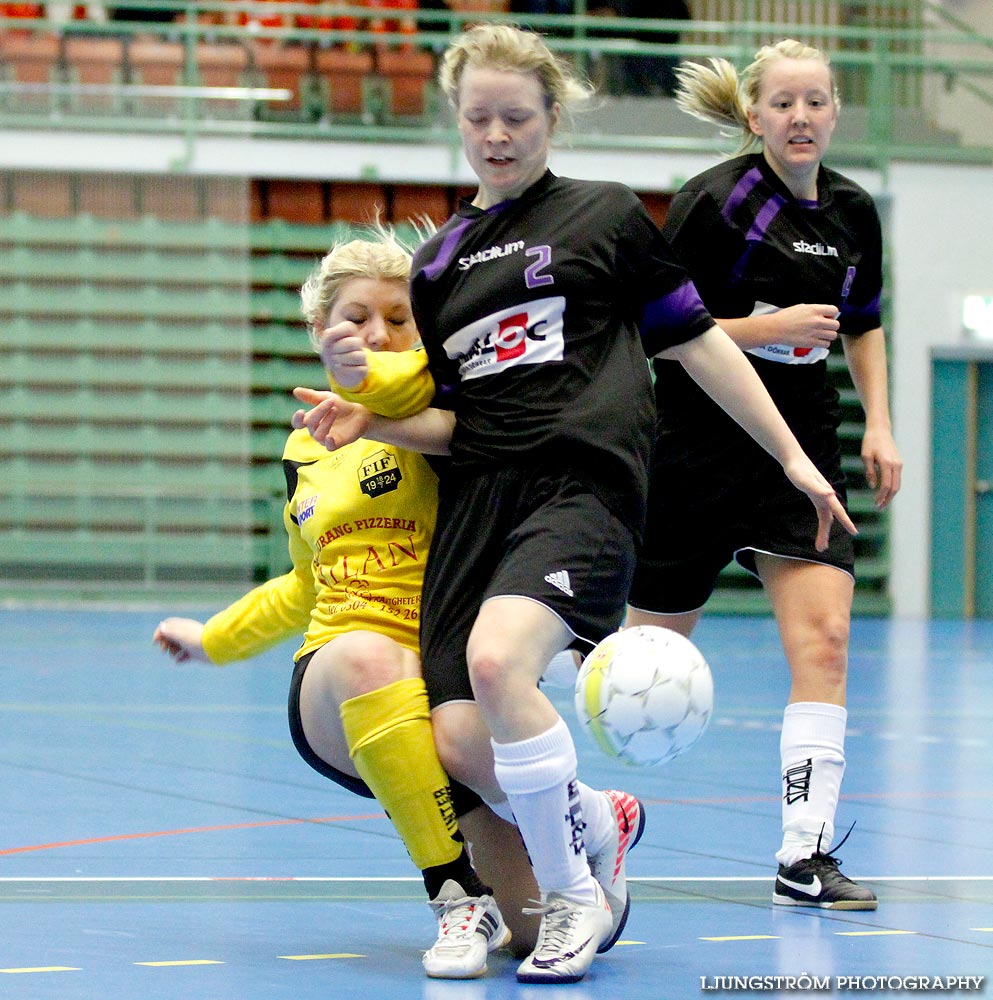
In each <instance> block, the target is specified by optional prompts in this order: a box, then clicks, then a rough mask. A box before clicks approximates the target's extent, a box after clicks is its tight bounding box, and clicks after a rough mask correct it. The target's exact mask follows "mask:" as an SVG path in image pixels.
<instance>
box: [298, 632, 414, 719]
mask: <svg viewBox="0 0 993 1000" xmlns="http://www.w3.org/2000/svg"><path fill="white" fill-rule="evenodd" d="M418 666H419V664H418V661H417V657H416V655H415V654H414V653H412V652H410V651H409V650H406V649H404V648H403V647H402V646H400V645H399V644H398V643H396V642H394V641H393V640H392V639H389V638H387V637H386V636H383V635H379V634H378V633H376V632H363V631H357V632H349V633H347V634H346V635H342V636H339V637H338V638H336V639H333V640H332V641H331V642H329V643H328V644H327V645H326V646H325V647H324V648H323V649H322V650H321V651H320V653H319V654H318V656H315V657H314V660H313V661H312V663H311V666H310V668H309V669H308V674H310V673H311V672H314V671H315V668H316V672H317V673H318V675H319V677H320V679H321V681H322V685H323V686H324V687H325V688H326V690H327V691H328V692H329V694H330V695H331V696H332V697H333V698H334V699H335V700H336V701H339V702H341V701H347V700H348V699H349V698H358V697H359V696H361V695H364V694H368V693H369V692H370V691H377V690H379V688H382V687H386V686H387V685H388V684H393V683H394V682H395V681H398V680H402V679H403V678H404V677H407V676H416V675H417V673H418ZM315 679H316V678H315Z"/></svg>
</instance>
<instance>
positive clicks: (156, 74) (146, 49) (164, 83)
mask: <svg viewBox="0 0 993 1000" xmlns="http://www.w3.org/2000/svg"><path fill="white" fill-rule="evenodd" d="M185 61H186V56H185V51H184V48H183V43H182V42H168V41H164V40H163V39H160V38H156V37H155V36H153V35H150V36H148V37H136V38H134V39H132V40H131V43H130V44H129V45H128V50H127V63H128V70H129V74H128V75H129V78H130V81H131V83H133V84H137V85H139V86H143V87H179V86H181V85H182V83H183V65H184V63H185ZM178 109H179V100H178V98H176V97H175V96H165V95H163V96H161V97H159V96H155V95H154V94H141V95H139V96H138V97H136V98H135V100H134V110H135V111H136V112H138V113H144V114H148V115H153V116H159V115H174V114H176V113H177V111H178Z"/></svg>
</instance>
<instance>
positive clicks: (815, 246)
mask: <svg viewBox="0 0 993 1000" xmlns="http://www.w3.org/2000/svg"><path fill="white" fill-rule="evenodd" d="M793 249H794V250H795V251H796V252H797V253H812V254H813V255H814V256H815V257H837V256H838V248H837V247H832V246H828V245H827V244H826V243H807V242H806V241H805V240H797V241H796V242H795V243H794V244H793Z"/></svg>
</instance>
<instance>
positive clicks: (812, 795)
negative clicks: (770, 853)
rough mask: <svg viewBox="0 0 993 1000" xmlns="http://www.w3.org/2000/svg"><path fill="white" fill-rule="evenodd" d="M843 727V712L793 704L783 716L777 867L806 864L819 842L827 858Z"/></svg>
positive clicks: (839, 776) (819, 704)
mask: <svg viewBox="0 0 993 1000" xmlns="http://www.w3.org/2000/svg"><path fill="white" fill-rule="evenodd" d="M847 721H848V712H847V711H846V710H845V709H844V708H843V707H842V706H840V705H831V704H828V703H826V702H812V701H804V702H796V703H795V704H792V705H787V707H786V711H785V712H784V713H783V732H782V736H781V737H780V741H779V752H780V758H781V762H782V781H783V844H782V847H781V848H780V849H779V851H778V852H777V854H776V860H777V861H778V862H779V863H780V864H782V865H787V866H789V865H791V864H794V863H795V862H797V861H799V860H801V859H802V858H809V857H810V856H811V855H812V854H813V853H814V852H815V851H816V850H817V845H818V838H820V849H821V852H822V853H823V854H827V853H828V849H829V848H830V846H831V841H832V839H833V838H834V816H835V812H836V810H837V808H838V798H839V796H840V794H841V779H842V777H843V776H844V774H845V726H846V724H847Z"/></svg>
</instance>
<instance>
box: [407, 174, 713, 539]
mask: <svg viewBox="0 0 993 1000" xmlns="http://www.w3.org/2000/svg"><path fill="white" fill-rule="evenodd" d="M411 298H412V302H413V308H414V315H415V318H416V320H417V325H418V329H419V330H420V332H421V336H422V338H423V342H424V346H425V348H426V351H427V355H428V364H429V368H430V370H431V374H432V375H433V377H434V380H435V384H436V386H437V387H438V397H437V400H438V401H437V403H436V405H449V406H450V407H451V408H452V409H454V411H455V413H456V417H457V420H456V427H455V432H454V435H453V438H452V443H451V453H452V459H453V466H454V467H455V468H456V469H463V470H470V471H471V470H473V469H480V470H483V469H491V468H493V467H495V466H508V465H517V466H529V467H534V466H536V465H537V466H542V465H547V466H549V467H551V468H563V469H568V470H570V471H572V472H573V473H574V474H576V475H578V476H580V477H581V478H582V479H583V480H584V481H585V482H586V483H587V484H588V486H589V488H590V489H591V490H592V491H593V492H594V493H595V494H596V495H597V496H598V497H600V499H601V500H602V501H603V503H604V504H605V505H606V506H607V507H608V508H609V509H610V510H611V511H613V513H614V514H616V515H617V516H618V517H619V518H621V520H622V521H624V523H625V524H627V525H629V526H630V527H631V530H632V531H634V532H635V533H636V534H637V533H638V530H639V528H640V525H641V524H642V522H643V519H644V501H645V495H646V490H647V465H648V460H649V456H650V453H651V448H652V427H653V422H654V420H653V415H654V407H653V402H652V392H651V384H650V377H649V370H648V365H647V363H646V361H645V358H646V355H653V354H655V353H657V352H658V351H661V350H663V349H664V348H666V347H670V346H673V345H675V344H679V343H682V342H684V341H687V340H690V339H692V338H693V337H695V336H697V335H699V334H701V333H703V332H705V331H706V330H707V329H709V328H710V327H711V326H712V325H713V320H711V318H710V316H709V314H708V313H707V311H706V310H705V309H704V307H703V304H702V303H701V301H700V297H699V295H698V294H697V291H696V289H695V288H694V287H693V284H692V282H691V281H690V280H689V279H688V277H687V275H686V272H685V271H684V270H683V269H682V267H680V266H678V265H676V264H675V263H674V258H673V254H672V251H671V249H670V248H669V245H668V244H667V242H666V241H665V239H664V238H663V236H662V235H661V233H660V232H659V230H658V228H657V227H656V226H655V224H654V223H653V222H652V220H651V218H650V217H649V216H648V213H647V212H646V211H645V208H644V206H643V205H642V203H641V202H640V200H639V199H638V198H637V196H636V195H635V194H634V193H633V192H632V191H630V190H629V189H628V188H626V187H624V186H623V185H620V184H612V183H594V182H589V181H578V180H570V179H567V178H560V177H556V176H555V175H553V174H552V173H551V172H546V173H545V175H544V176H543V177H542V178H541V179H540V180H539V181H537V182H536V183H535V184H533V185H532V186H531V187H530V188H529V189H528V190H527V191H525V192H524V194H523V195H522V196H521V197H520V198H518V199H514V200H512V201H506V202H502V203H500V204H498V205H495V206H493V207H492V208H489V209H486V210H481V209H478V208H475V207H473V206H471V205H469V204H466V203H463V205H461V206H460V208H459V211H458V212H457V214H456V215H454V216H453V217H452V218H451V219H450V220H449V221H448V222H447V223H446V224H445V226H444V227H443V228H442V229H441V230H439V231H438V232H437V233H436V234H435V235H434V236H433V237H432V238H431V239H430V240H428V241H427V242H426V243H425V244H424V245H423V246H422V247H420V248H419V249H418V251H417V253H416V255H415V258H414V267H413V277H412V280H411ZM446 400H448V402H447V403H446Z"/></svg>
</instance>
